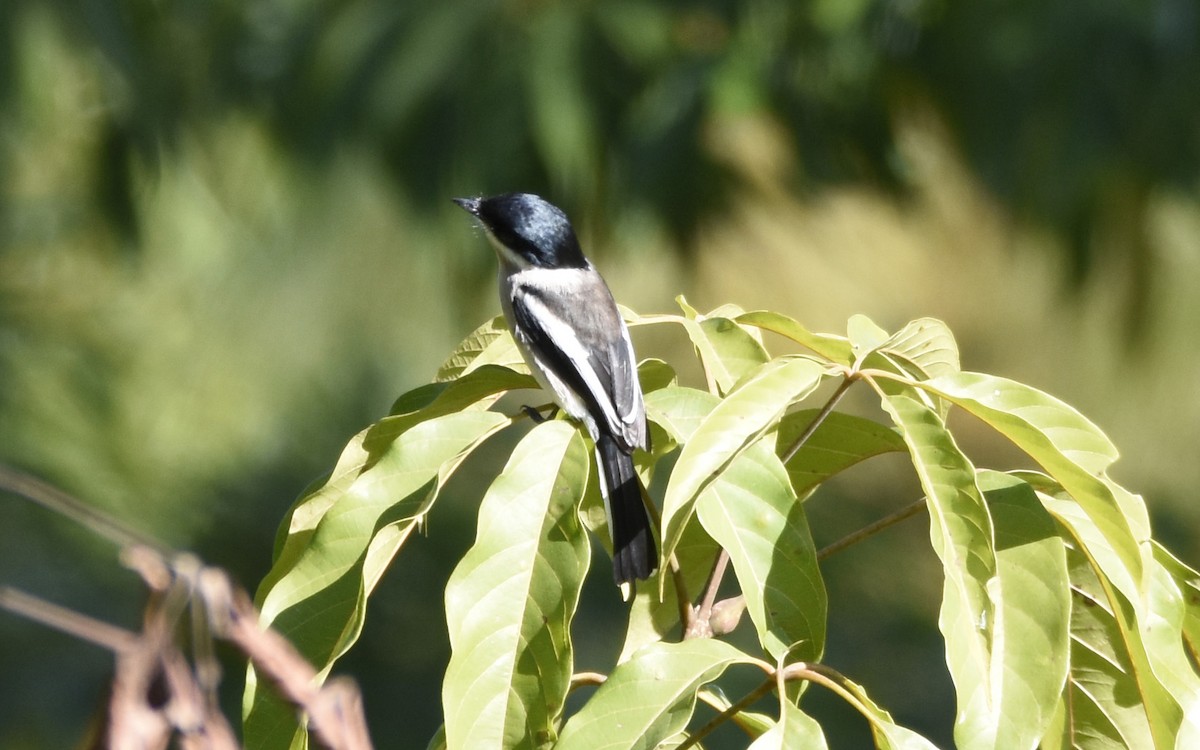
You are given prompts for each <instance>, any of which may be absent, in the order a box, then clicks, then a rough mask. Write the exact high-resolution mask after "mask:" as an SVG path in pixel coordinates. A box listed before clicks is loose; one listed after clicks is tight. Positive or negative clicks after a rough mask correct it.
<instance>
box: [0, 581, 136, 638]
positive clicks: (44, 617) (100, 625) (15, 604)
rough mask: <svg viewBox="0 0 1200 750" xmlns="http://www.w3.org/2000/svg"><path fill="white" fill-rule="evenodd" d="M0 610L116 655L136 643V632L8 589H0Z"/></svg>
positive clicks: (7, 587) (2, 587) (3, 587)
mask: <svg viewBox="0 0 1200 750" xmlns="http://www.w3.org/2000/svg"><path fill="white" fill-rule="evenodd" d="M0 609H6V610H8V611H9V612H12V613H13V614H15V615H19V616H21V617H25V618H27V619H30V620H33V621H34V622H37V623H41V624H42V625H45V626H46V627H49V628H54V629H55V630H58V631H60V632H62V633H66V634H67V635H73V636H75V637H76V638H78V639H80V640H82V641H87V642H88V643H93V644H95V645H97V646H100V647H101V648H106V649H108V650H109V651H112V652H114V653H118V654H119V653H123V652H125V651H128V650H130V649H131V648H133V647H134V645H135V644H136V643H137V640H138V635H137V633H134V632H133V631H130V630H126V629H124V628H120V627H117V626H116V625H110V624H108V623H107V622H102V621H100V620H96V619H93V618H91V617H88V616H87V615H82V614H80V613H78V612H75V611H73V610H70V609H67V608H66V607H60V606H59V605H57V604H52V603H50V602H48V601H46V600H44V599H39V598H38V597H36V596H33V595H32V594H26V593H25V592H24V591H19V590H17V589H14V588H11V587H9V586H0Z"/></svg>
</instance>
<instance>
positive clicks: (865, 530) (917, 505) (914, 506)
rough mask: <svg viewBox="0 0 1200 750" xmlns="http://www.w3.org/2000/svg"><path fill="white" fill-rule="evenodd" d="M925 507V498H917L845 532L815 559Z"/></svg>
mask: <svg viewBox="0 0 1200 750" xmlns="http://www.w3.org/2000/svg"><path fill="white" fill-rule="evenodd" d="M925 507H926V505H925V499H924V498H922V499H920V500H917V501H916V502H913V503H910V504H908V505H906V506H904V507H903V508H901V509H900V510H898V511H896V512H894V513H892V514H890V515H887V516H884V517H883V518H881V519H879V520H878V521H875V522H874V523H870V524H867V525H866V526H864V527H862V528H861V529H859V530H858V531H855V532H852V533H850V534H847V535H846V536H844V537H842V538H841V539H839V540H837V541H836V542H834V543H833V544H830V545H829V546H827V547H824V548H822V549H821V551H819V552H818V553H817V561H818V562H820V561H822V560H824V559H825V558H827V557H830V556H832V555H835V554H837V553H838V552H841V551H842V550H844V549H846V548H847V547H850V546H852V545H855V544H858V543H859V542H861V541H862V540H864V539H866V538H868V537H871V536H874V535H875V534H878V533H879V532H881V531H883V530H884V529H886V528H888V527H889V526H895V525H896V524H898V523H900V522H901V521H903V520H905V519H907V518H911V517H912V516H915V515H917V514H918V513H920V512H921V511H922V510H924V509H925Z"/></svg>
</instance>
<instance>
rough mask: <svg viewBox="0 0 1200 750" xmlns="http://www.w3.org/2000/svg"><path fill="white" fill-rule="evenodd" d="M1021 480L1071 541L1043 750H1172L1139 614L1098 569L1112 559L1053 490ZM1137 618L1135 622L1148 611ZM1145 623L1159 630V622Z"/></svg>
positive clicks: (1071, 504) (1166, 700) (1047, 483)
mask: <svg viewBox="0 0 1200 750" xmlns="http://www.w3.org/2000/svg"><path fill="white" fill-rule="evenodd" d="M1021 476H1022V477H1024V478H1026V479H1028V480H1030V481H1031V483H1032V484H1033V485H1034V486H1035V487H1037V488H1038V498H1039V499H1040V500H1041V502H1042V504H1043V505H1044V506H1045V507H1046V509H1047V510H1048V511H1049V512H1050V513H1051V514H1052V515H1054V517H1055V518H1056V519H1057V520H1058V521H1059V523H1060V524H1061V525H1062V527H1063V528H1064V529H1066V531H1067V532H1068V533H1069V534H1070V535H1071V537H1072V541H1073V544H1071V545H1070V546H1069V547H1068V551H1069V557H1068V560H1069V563H1070V576H1071V587H1072V592H1073V595H1074V606H1073V607H1072V610H1071V639H1072V645H1071V662H1070V674H1069V680H1068V683H1067V686H1066V689H1065V690H1064V691H1063V696H1062V699H1061V701H1060V705H1059V709H1058V713H1057V715H1056V717H1055V728H1054V731H1053V737H1054V738H1056V739H1055V740H1054V741H1048V742H1047V747H1075V746H1084V747H1089V748H1090V747H1100V748H1103V747H1109V746H1119V747H1162V748H1170V747H1173V746H1174V743H1175V740H1176V737H1177V735H1179V734H1180V724H1181V722H1182V721H1183V712H1182V710H1181V709H1180V705H1179V701H1177V700H1176V699H1175V698H1174V697H1173V696H1172V695H1171V693H1170V692H1169V691H1168V690H1167V688H1166V687H1165V686H1164V685H1163V683H1162V681H1160V679H1159V677H1158V675H1157V674H1156V669H1155V667H1154V662H1155V661H1156V655H1155V653H1154V651H1153V649H1151V650H1150V651H1148V649H1147V645H1148V644H1147V642H1146V641H1145V640H1144V635H1145V634H1146V633H1147V632H1148V629H1147V628H1146V627H1145V626H1144V625H1139V614H1138V610H1139V608H1138V607H1135V606H1134V605H1133V604H1132V603H1130V602H1129V601H1128V599H1126V598H1125V596H1124V594H1123V593H1122V592H1121V591H1120V590H1119V589H1118V588H1117V586H1116V585H1115V583H1114V582H1113V581H1111V580H1110V579H1108V578H1107V577H1106V576H1105V575H1104V571H1105V564H1104V562H1103V561H1104V560H1105V558H1106V557H1107V558H1114V557H1115V556H1116V553H1115V551H1114V550H1112V549H1111V548H1110V547H1109V546H1108V545H1107V544H1106V540H1105V538H1104V535H1103V533H1102V532H1101V530H1100V528H1098V526H1097V525H1096V524H1095V522H1094V521H1093V519H1092V518H1091V517H1090V516H1089V515H1088V514H1087V513H1086V512H1085V511H1084V509H1083V508H1082V507H1081V506H1080V505H1079V504H1078V503H1076V502H1075V501H1074V498H1072V497H1071V496H1070V495H1068V494H1067V493H1066V491H1065V489H1064V488H1063V487H1062V486H1061V485H1059V484H1058V483H1057V482H1054V481H1053V480H1052V479H1051V478H1050V477H1046V476H1044V475H1038V474H1033V473H1031V472H1022V474H1021ZM1152 564H1153V563H1152ZM1151 574H1152V575H1153V573H1151ZM1152 601H1153V599H1152V597H1148V599H1147V603H1148V604H1150V606H1151V607H1153V606H1161V603H1159V604H1158V605H1155V604H1153V603H1151V602H1152ZM1141 610H1142V613H1143V617H1144V615H1145V614H1146V613H1147V612H1148V611H1149V609H1148V608H1147V607H1143V608H1141ZM1152 619H1154V620H1156V621H1160V624H1159V627H1161V626H1162V624H1163V623H1162V622H1161V620H1162V618H1161V615H1158V614H1154V615H1152ZM1180 619H1182V618H1180ZM1180 626H1182V623H1180ZM1177 640H1180V641H1181V640H1182V634H1181V633H1178V632H1177ZM1179 666H1182V664H1180V665H1179ZM1054 742H1059V743H1060V744H1057V745H1056V744H1054Z"/></svg>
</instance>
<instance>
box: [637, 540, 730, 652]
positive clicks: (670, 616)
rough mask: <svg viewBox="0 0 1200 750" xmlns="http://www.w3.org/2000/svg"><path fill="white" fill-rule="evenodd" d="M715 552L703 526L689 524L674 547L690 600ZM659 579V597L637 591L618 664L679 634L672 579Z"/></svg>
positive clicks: (645, 589)
mask: <svg viewBox="0 0 1200 750" xmlns="http://www.w3.org/2000/svg"><path fill="white" fill-rule="evenodd" d="M718 551H719V547H718V546H717V543H716V541H714V540H713V538H712V537H711V536H709V534H708V532H707V531H706V530H705V529H704V527H703V526H701V525H700V524H698V523H691V524H688V525H687V526H686V527H684V530H683V537H682V538H681V539H680V540H679V544H678V545H676V547H675V560H676V562H678V563H679V570H680V572H681V574H682V576H683V580H684V585H685V586H686V587H687V590H688V594H689V596H690V597H691V598H693V599H694V598H695V597H696V596H697V595H698V593H699V591H700V590H701V587H702V586H704V583H705V581H707V580H708V575H709V573H710V572H711V571H712V566H713V562H714V561H715V560H716V558H717V552H718ZM659 575H660V576H662V584H663V592H662V594H661V595H660V594H659V592H658V587H657V586H653V585H645V586H639V587H638V589H637V593H636V595H635V596H634V598H633V602H632V603H631V604H630V607H629V617H628V624H627V625H626V628H625V641H624V643H623V644H622V645H621V654H620V656H619V657H618V659H617V661H618V662H624V661H626V660H628V659H629V658H630V657H631V656H632V655H633V654H634V653H635V652H637V651H638V650H639V649H640V648H641V647H642V646H645V645H646V644H648V643H655V642H658V641H661V640H663V639H664V638H666V637H667V636H668V635H670V634H672V633H674V634H676V635H677V636H678V634H679V631H680V628H681V626H680V620H681V617H680V612H679V600H678V598H677V594H676V593H675V577H674V576H673V575H671V574H670V573H666V574H665V575H664V574H663V572H662V571H660V572H659ZM689 606H690V602H689Z"/></svg>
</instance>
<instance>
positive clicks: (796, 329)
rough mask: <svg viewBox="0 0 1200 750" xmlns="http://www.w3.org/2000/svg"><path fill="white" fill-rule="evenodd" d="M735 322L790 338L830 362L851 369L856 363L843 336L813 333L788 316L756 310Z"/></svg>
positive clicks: (848, 342) (847, 341)
mask: <svg viewBox="0 0 1200 750" xmlns="http://www.w3.org/2000/svg"><path fill="white" fill-rule="evenodd" d="M735 320H737V322H738V323H742V324H743V325H750V326H755V327H757V328H761V329H763V330H764V331H772V332H774V333H777V334H779V335H780V336H783V337H785V338H789V339H791V340H792V341H795V342H796V343H797V344H800V345H801V346H804V347H805V348H807V349H809V350H811V351H813V352H816V353H817V354H819V355H821V356H822V357H824V358H825V359H827V360H829V361H830V362H834V363H836V364H839V365H845V366H847V367H849V366H850V364H851V363H853V361H854V353H853V351H852V349H851V348H850V341H849V340H847V339H845V338H843V337H841V336H832V335H830V334H825V333H813V332H811V331H809V330H808V329H807V328H805V327H804V326H802V325H800V324H799V323H798V322H796V321H795V320H794V319H792V318H789V317H788V316H786V315H781V314H780V313H777V312H771V311H768V310H756V311H753V312H748V313H746V314H745V315H739V316H737V318H735Z"/></svg>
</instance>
